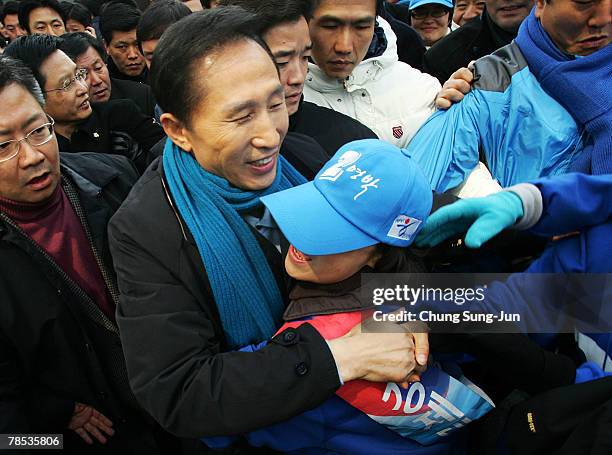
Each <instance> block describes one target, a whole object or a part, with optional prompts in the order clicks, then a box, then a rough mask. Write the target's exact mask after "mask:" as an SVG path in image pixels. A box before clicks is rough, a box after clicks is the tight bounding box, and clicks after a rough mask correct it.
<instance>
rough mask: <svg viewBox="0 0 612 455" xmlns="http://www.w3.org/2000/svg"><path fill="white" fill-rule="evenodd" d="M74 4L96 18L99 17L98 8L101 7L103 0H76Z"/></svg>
mask: <svg viewBox="0 0 612 455" xmlns="http://www.w3.org/2000/svg"><path fill="white" fill-rule="evenodd" d="M75 3H78V4H79V5H83V6H84V7H85V8H87V10H88V11H89V12H90V13H91V14H92V15H93V16H94V17H96V16H99V15H100V7H101V6H102V3H103V0H76V1H75Z"/></svg>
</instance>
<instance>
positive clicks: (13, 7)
mask: <svg viewBox="0 0 612 455" xmlns="http://www.w3.org/2000/svg"><path fill="white" fill-rule="evenodd" d="M9 14H19V2H6V3H5V4H4V5H3V6H1V7H0V22H2V23H3V24H4V19H5V18H6V16H8V15H9Z"/></svg>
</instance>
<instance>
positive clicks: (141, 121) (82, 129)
mask: <svg viewBox="0 0 612 455" xmlns="http://www.w3.org/2000/svg"><path fill="white" fill-rule="evenodd" d="M162 137H164V130H163V129H162V127H161V125H160V124H159V123H157V122H156V121H155V120H154V119H153V118H151V117H148V116H147V115H145V114H143V113H142V112H140V110H139V109H138V107H137V106H136V105H135V104H134V102H133V101H131V100H126V99H124V100H111V101H107V102H106V103H94V104H92V113H91V115H90V116H89V117H88V118H87V120H85V121H84V122H83V123H81V124H79V125H78V127H77V129H76V130H75V131H74V133H72V136H71V137H70V140H68V139H66V138H65V137H63V136H60V135H57V142H58V144H59V149H60V152H63V153H75V152H95V153H112V154H115V155H123V156H125V157H127V158H129V159H130V160H132V162H133V163H134V165H135V166H136V168H137V169H138V170H139V171H140V172H143V171H144V170H145V169H146V167H147V166H148V165H149V164H150V163H151V162H152V161H153V159H155V158H156V157H157V155H154V154H153V153H152V152H151V148H152V147H153V146H154V145H155V144H156V143H157V142H158V141H159V140H160V139H161V138H162Z"/></svg>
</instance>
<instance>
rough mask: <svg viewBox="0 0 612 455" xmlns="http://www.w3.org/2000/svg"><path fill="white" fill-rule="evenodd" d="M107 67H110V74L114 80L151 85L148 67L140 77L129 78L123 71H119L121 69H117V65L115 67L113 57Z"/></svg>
mask: <svg viewBox="0 0 612 455" xmlns="http://www.w3.org/2000/svg"><path fill="white" fill-rule="evenodd" d="M106 65H107V66H108V73H109V74H110V76H111V78H113V79H121V80H124V81H132V82H137V83H141V84H149V70H148V69H147V67H146V66H145V68H144V70H143V71H142V73H140V74H139V75H138V76H128V75H127V74H124V73H122V72H121V71H119V68H117V65H115V62H114V61H113V59H112V58H111V57H109V59H108V62H107V63H106Z"/></svg>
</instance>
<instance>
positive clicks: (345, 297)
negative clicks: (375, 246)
mask: <svg viewBox="0 0 612 455" xmlns="http://www.w3.org/2000/svg"><path fill="white" fill-rule="evenodd" d="M372 272H373V269H372V268H370V267H368V266H366V267H364V268H363V269H361V270H360V271H359V272H357V273H356V274H355V275H353V276H351V277H349V278H347V279H346V280H344V281H341V282H339V283H333V284H316V283H306V282H298V283H297V284H296V285H295V286H294V288H293V289H292V291H291V293H290V294H289V298H290V299H291V302H290V303H289V305H288V306H287V309H286V310H285V313H284V314H283V319H284V320H285V321H292V320H296V319H302V318H305V317H308V316H315V315H321V314H335V313H348V312H352V311H359V310H364V309H367V308H372V307H373V304H372V302H371V300H370V302H366V301H363V299H362V296H361V274H362V273H372Z"/></svg>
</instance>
